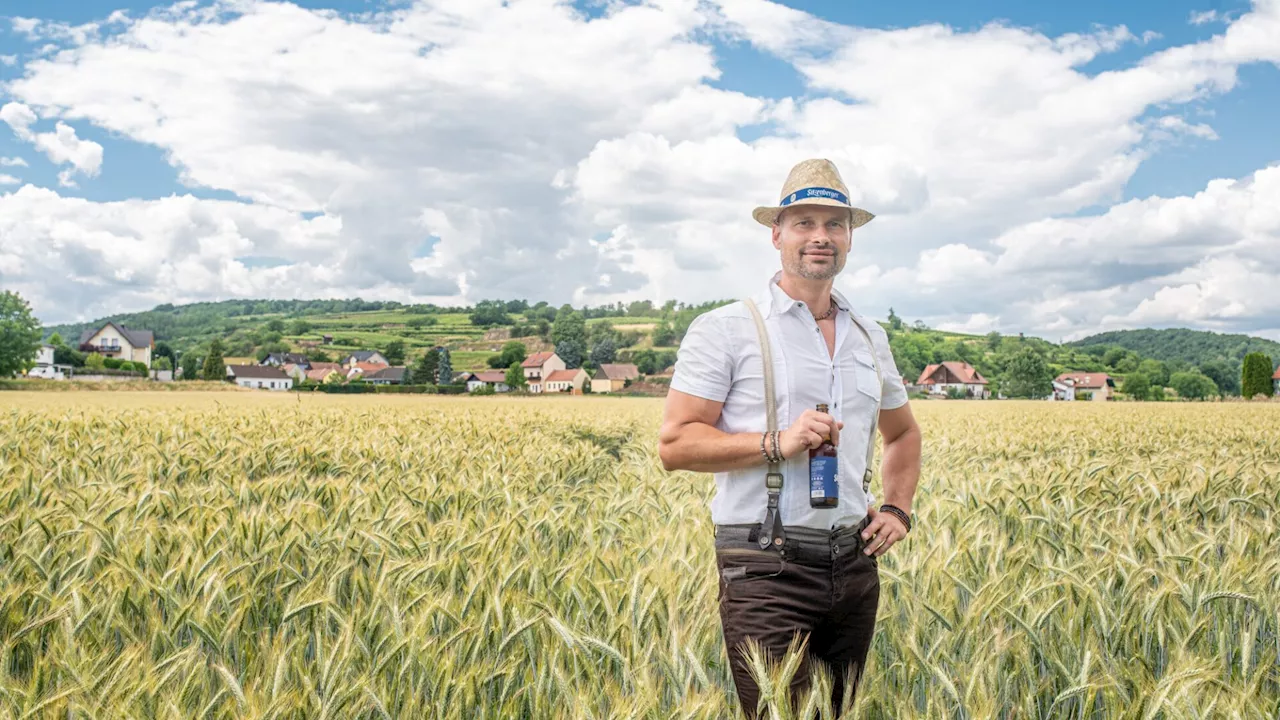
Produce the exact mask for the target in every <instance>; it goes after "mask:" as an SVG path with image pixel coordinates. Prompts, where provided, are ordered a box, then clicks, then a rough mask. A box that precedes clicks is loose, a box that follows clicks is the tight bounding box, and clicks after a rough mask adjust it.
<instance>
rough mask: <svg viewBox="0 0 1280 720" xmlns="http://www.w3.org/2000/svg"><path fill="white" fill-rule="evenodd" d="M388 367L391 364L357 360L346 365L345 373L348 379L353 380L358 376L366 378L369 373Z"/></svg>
mask: <svg viewBox="0 0 1280 720" xmlns="http://www.w3.org/2000/svg"><path fill="white" fill-rule="evenodd" d="M389 367H391V366H390V365H388V364H386V363H375V362H358V363H354V364H352V365H348V366H347V368H346V375H347V379H348V380H355V379H356V378H357V377H360V376H364V377H365V378H366V379H368V377H369V376H370V375H373V374H375V373H378V372H381V371H383V370H386V369H387V368H389Z"/></svg>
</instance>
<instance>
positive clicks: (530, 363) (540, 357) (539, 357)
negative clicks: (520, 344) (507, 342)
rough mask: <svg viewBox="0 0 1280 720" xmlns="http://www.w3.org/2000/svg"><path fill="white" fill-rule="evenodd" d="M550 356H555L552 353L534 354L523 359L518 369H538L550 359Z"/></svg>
mask: <svg viewBox="0 0 1280 720" xmlns="http://www.w3.org/2000/svg"><path fill="white" fill-rule="evenodd" d="M552 355H555V353H554V352H540V353H534V354H532V355H530V356H529V357H527V358H525V359H524V362H522V363H520V367H527V368H540V367H542V364H543V363H545V362H546V361H547V360H550V359H551V356H552Z"/></svg>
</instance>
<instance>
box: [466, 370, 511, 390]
mask: <svg viewBox="0 0 1280 720" xmlns="http://www.w3.org/2000/svg"><path fill="white" fill-rule="evenodd" d="M454 382H461V383H466V384H467V392H475V391H476V390H479V389H480V388H482V387H484V386H485V385H489V386H491V387H492V388H493V390H494V392H509V391H510V390H511V386H509V385H507V373H506V371H505V370H485V371H483V372H469V373H463V375H462V377H460V378H458V379H457V380H455V381H454Z"/></svg>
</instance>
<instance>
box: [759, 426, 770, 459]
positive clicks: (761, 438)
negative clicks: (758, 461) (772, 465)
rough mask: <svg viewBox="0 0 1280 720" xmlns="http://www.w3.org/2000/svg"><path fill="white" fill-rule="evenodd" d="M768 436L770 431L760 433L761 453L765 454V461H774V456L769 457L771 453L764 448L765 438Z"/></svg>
mask: <svg viewBox="0 0 1280 720" xmlns="http://www.w3.org/2000/svg"><path fill="white" fill-rule="evenodd" d="M767 437H769V433H767V432H763V433H760V454H761V455H763V456H764V461H765V462H773V458H771V457H769V453H768V452H766V451H765V449H764V440H765V438H767Z"/></svg>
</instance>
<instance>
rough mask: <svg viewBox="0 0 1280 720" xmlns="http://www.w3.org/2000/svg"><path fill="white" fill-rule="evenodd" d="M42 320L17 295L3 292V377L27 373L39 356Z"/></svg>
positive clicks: (0, 322) (0, 316) (0, 374)
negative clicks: (37, 318)
mask: <svg viewBox="0 0 1280 720" xmlns="http://www.w3.org/2000/svg"><path fill="white" fill-rule="evenodd" d="M42 335H44V333H43V332H42V331H41V329H40V321H39V320H36V317H35V315H32V314H31V306H30V305H28V304H27V301H26V300H23V299H22V296H21V295H19V294H18V293H16V292H10V291H7V290H6V291H5V292H3V293H0V377H11V376H13V375H14V374H16V373H19V372H26V371H27V369H29V368H30V367H31V366H33V365H35V361H36V355H38V354H39V353H40V337H41V336H42Z"/></svg>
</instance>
